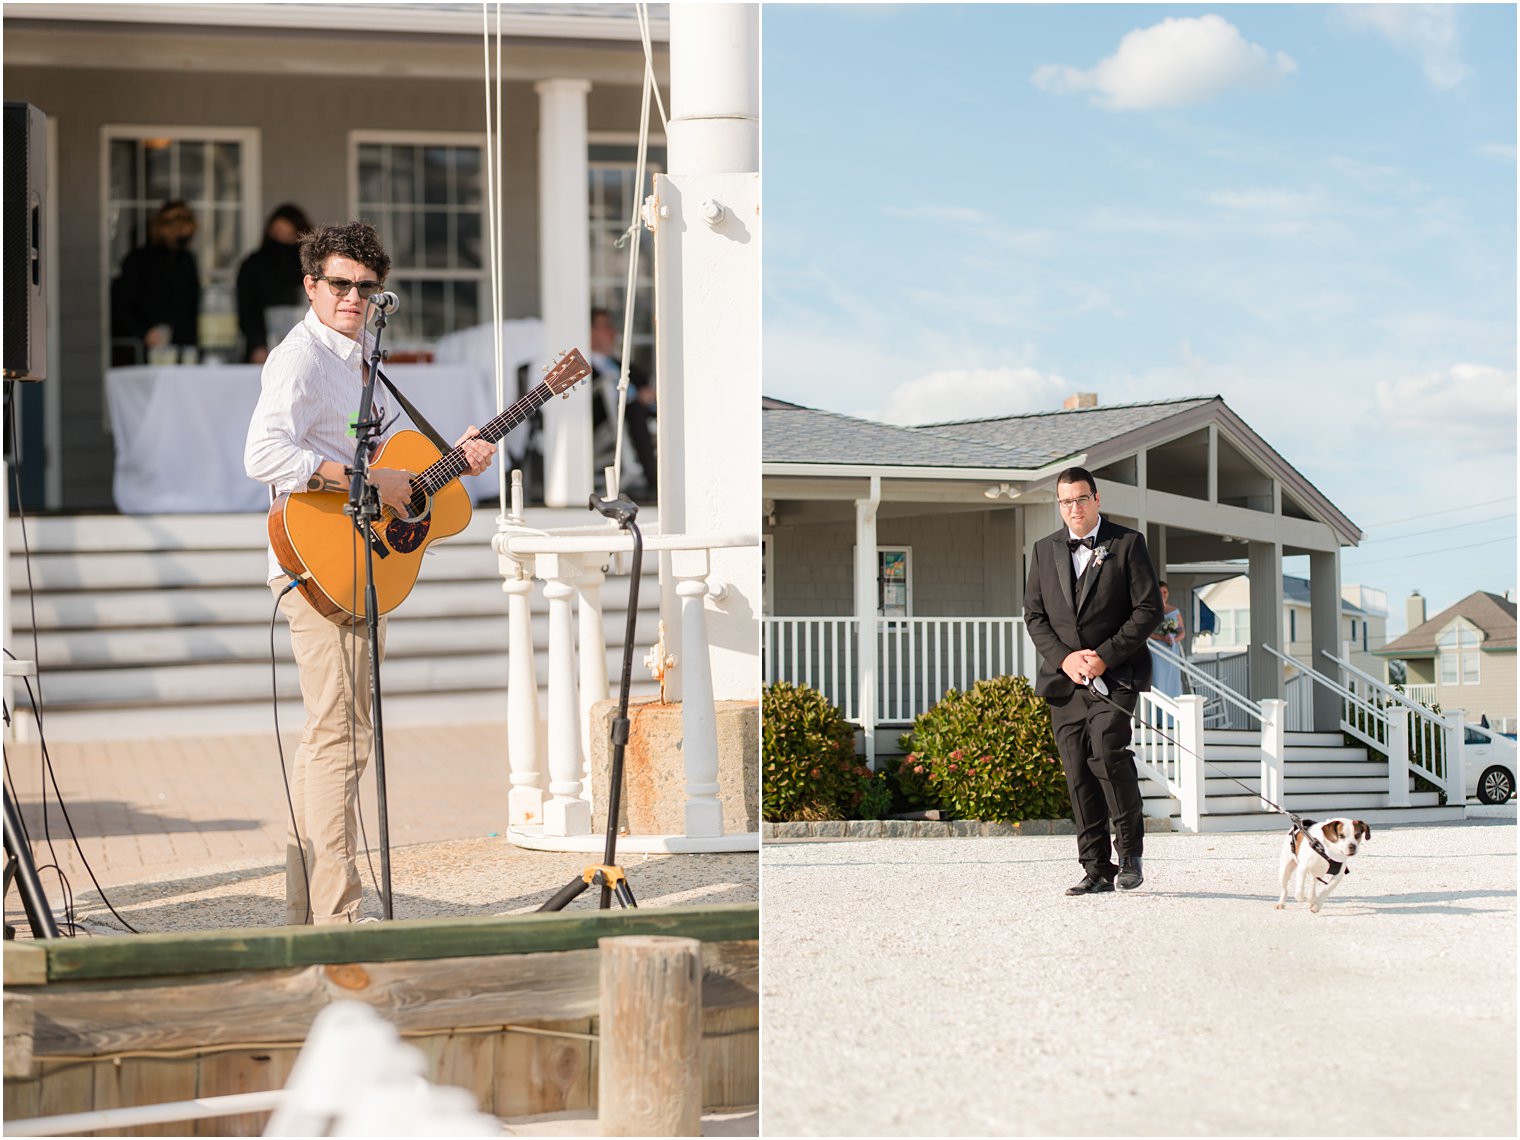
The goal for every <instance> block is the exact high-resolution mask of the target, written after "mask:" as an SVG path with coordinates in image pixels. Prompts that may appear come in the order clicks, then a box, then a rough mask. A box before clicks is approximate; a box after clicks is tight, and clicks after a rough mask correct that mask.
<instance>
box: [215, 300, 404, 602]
mask: <svg viewBox="0 0 1520 1140" xmlns="http://www.w3.org/2000/svg"><path fill="white" fill-rule="evenodd" d="M373 343H374V342H373V339H372V338H371V336H370V334H369V333H368V332H365V333H364V334H363V343H360V342H359V341H355V340H350V339H349V338H348V337H346V336H344V335H343V334H342V333H340V332H338V331H336V330H335V329H330V328H328V327H327V326H326V325H324V324H323V323H322V322H321V321H320V320H318V319H317V314H316V312H315V311H314V310H311V309H308V310H307V311H306V317H305V318H304V319H303V320H302V321H301V323H300V324H298V325H297V326H296V327H295V328H293V329H292V330H291V331H290V333H289V334H288V335H287V336H286V337H285V339H284V340H282V341H281V342H280V343H279V344H278V345H277V346H276V347H275V348H274V349H273V350H271V351H270V353H269V358H268V359H267V360H265V362H264V371H263V373H262V378H261V381H260V382H261V384H262V391H261V392H260V393H259V402H258V405H257V406H256V407H255V408H254V410H253V420H252V422H250V423H249V425H248V442H247V444H246V446H245V447H244V449H243V467H244V469H245V470H246V471H247V472H248V475H249V477H250V478H253V479H257V480H258V481H259V482H260V483H266V484H268V485H269V486H270V487H272V488H274V490H275V491H276V492H285V491H304V490H305V489H306V483H307V481H308V480H309V479H310V478H311V477H312V475H313V474H315V473H316V470H317V468H318V467H320V466H321V465H322V462H323V460H327V459H334V460H337V461H338V462H339V463H342V464H345V465H347V464H350V463H352V462H353V460H354V443H355V440H354V433H353V428H352V425H353V422H354V421H355V420H356V419H357V418H358V415H359V397H360V396H361V395H362V394H363V391H364V375H365V367H366V365H367V363H368V360H369V352H370V350H371V348H372V346H373ZM384 392H385V389H384V388H382V387H380V386H379V385H377V386H376V388H375V414H376V415H378V416H380V417H381V418H382V419H384V418H385V417H386V414H387V413H386V404H385V400H384V398H383V397H384ZM388 434H389V433H386V435H388ZM382 438H384V437H382ZM283 577H285V574H284V572H283V571H282V570H281V569H280V566H279V563H278V562H276V561H275V557H274V549H273V548H272V547H271V548H270V550H269V581H271V582H272V581H274V580H275V579H276V578H283Z"/></svg>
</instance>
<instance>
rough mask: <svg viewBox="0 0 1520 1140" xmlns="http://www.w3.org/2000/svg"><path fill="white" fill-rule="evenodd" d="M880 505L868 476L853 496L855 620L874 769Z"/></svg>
mask: <svg viewBox="0 0 1520 1140" xmlns="http://www.w3.org/2000/svg"><path fill="white" fill-rule="evenodd" d="M880 505H881V478H880V476H877V475H872V476H871V495H870V497H869V498H866V499H856V500H855V623H856V627H857V628H858V629H859V630H860V644H859V646H858V650H859V652H858V654H857V656H858V658H859V661H860V673H859V678H860V679H859V686H860V687H859V689H858V691H857V693H856V699H857V701H858V704H859V708H860V729H861V732H862V733H863V734H864V735H865V740H866V766H867V767H868V768H870V769H871V770H872V771H873V772H874V771H875V770H876V698H877V693H878V691H879V689H880V686H879V685H878V684H877V677H876V645H877V637H876V632H877V620H876V593H877V581H876V508H877V507H878V506H880Z"/></svg>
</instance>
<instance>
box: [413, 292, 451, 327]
mask: <svg viewBox="0 0 1520 1140" xmlns="http://www.w3.org/2000/svg"><path fill="white" fill-rule="evenodd" d="M445 284H446V283H445V282H443V281H423V282H421V289H420V290H419V293H420V295H421V303H420V304H419V305H418V306H417V309H418V313H419V315H420V318H421V319H420V321H419V324H420V326H421V333H422V335H423V336H424V337H426V338H427V339H428V340H437V339H438V338H439V337H441V336H442V335H443V334H444V333H445V332H447V331H448V328H447V324H448V322H447V319H446V317H447V309H448V299H447V296H446V294H445V291H444V286H445Z"/></svg>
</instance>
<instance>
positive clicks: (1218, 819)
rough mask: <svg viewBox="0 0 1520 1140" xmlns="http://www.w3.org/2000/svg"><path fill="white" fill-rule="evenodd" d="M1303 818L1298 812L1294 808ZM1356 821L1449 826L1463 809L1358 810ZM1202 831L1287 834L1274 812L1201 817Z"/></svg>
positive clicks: (1284, 823) (1284, 819) (1379, 824)
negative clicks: (1445, 824)
mask: <svg viewBox="0 0 1520 1140" xmlns="http://www.w3.org/2000/svg"><path fill="white" fill-rule="evenodd" d="M1294 810H1295V811H1298V812H1300V814H1303V811H1302V809H1300V808H1294ZM1329 814H1335V815H1345V814H1348V813H1347V812H1334V813H1329ZM1351 814H1354V817H1355V818H1356V819H1360V820H1362V821H1364V822H1366V823H1369V824H1372V825H1373V826H1374V827H1397V826H1399V825H1401V824H1425V823H1450V822H1454V821H1460V820H1462V819H1464V818H1465V817H1466V813H1465V809H1464V808H1462V807H1461V806H1460V805H1452V806H1447V807H1433V806H1417V807H1407V808H1391V807H1372V808H1359V809H1357V810H1356V811H1355V812H1354V813H1351ZM1309 815H1310V818H1317V819H1323V818H1326V816H1325V815H1320V816H1315V815H1313V813H1312V812H1311V813H1309ZM1203 830H1204V832H1205V833H1208V832H1225V831H1281V832H1283V833H1284V834H1286V833H1287V830H1288V818H1287V817H1286V816H1284V815H1279V814H1278V813H1277V812H1239V813H1233V814H1222V815H1216V814H1210V815H1206V816H1204V817H1203Z"/></svg>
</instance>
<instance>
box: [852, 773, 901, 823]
mask: <svg viewBox="0 0 1520 1140" xmlns="http://www.w3.org/2000/svg"><path fill="white" fill-rule="evenodd" d="M865 771H866V774H865V775H864V776H861V777H860V790H859V792H857V793H856V797H857V798H856V801H855V806H854V810H852V811H851V812H850V813H849V815H850V818H851V819H880V818H881V817H882V816H884V815H886V814H887V813H888V812H890V811H891V810H892V805H893V786H892V778H891V777H890V776H889V775H887V773H886V772H885V771H884V770H877V771H875V772H872V771H871V770H870V769H869V768H867V769H866V770H865Z"/></svg>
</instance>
